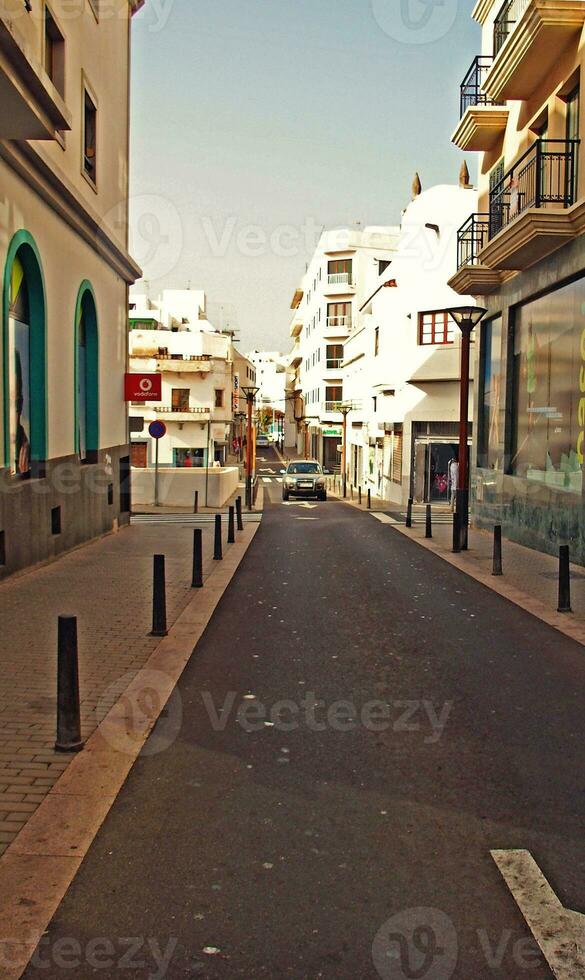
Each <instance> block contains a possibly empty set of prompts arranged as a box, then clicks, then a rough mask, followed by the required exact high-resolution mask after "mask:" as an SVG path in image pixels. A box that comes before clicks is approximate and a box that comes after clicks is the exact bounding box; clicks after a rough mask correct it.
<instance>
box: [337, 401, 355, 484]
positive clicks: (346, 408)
mask: <svg viewBox="0 0 585 980" xmlns="http://www.w3.org/2000/svg"><path fill="white" fill-rule="evenodd" d="M352 408H353V405H352V403H351V402H342V403H341V405H340V406H339V411H340V412H341V414H342V415H343V442H342V443H341V471H342V473H343V496H344V497H347V416H348V415H349V413H350V412H351V410H352Z"/></svg>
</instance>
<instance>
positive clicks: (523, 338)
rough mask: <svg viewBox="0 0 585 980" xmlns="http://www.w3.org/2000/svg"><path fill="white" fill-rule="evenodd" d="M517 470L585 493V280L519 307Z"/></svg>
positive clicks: (513, 455)
mask: <svg viewBox="0 0 585 980" xmlns="http://www.w3.org/2000/svg"><path fill="white" fill-rule="evenodd" d="M512 356H513V385H514V400H513V414H512V433H511V446H510V464H509V472H510V473H511V474H512V475H514V476H519V477H523V478H524V479H526V480H527V481H529V482H531V483H541V484H546V485H548V486H550V487H554V488H555V489H556V490H559V491H563V492H569V493H579V494H580V493H581V490H582V482H583V477H582V464H583V448H584V443H583V432H584V426H585V280H583V279H581V280H578V281H577V282H574V283H570V284H569V285H567V286H564V287H562V288H561V289H558V290H556V291H555V292H554V293H549V294H547V295H546V296H542V297H540V298H539V299H537V300H533V301H532V302H530V303H527V304H526V305H524V306H521V307H519V308H518V309H517V310H516V315H515V322H514V347H513V351H512Z"/></svg>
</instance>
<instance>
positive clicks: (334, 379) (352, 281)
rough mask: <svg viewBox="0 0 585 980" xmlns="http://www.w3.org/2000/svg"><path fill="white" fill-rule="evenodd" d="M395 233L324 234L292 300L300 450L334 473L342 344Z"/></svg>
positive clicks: (390, 249) (374, 230)
mask: <svg viewBox="0 0 585 980" xmlns="http://www.w3.org/2000/svg"><path fill="white" fill-rule="evenodd" d="M397 234H398V229H396V228H388V227H380V228H378V227H371V228H365V229H363V230H360V229H357V228H342V229H338V230H335V231H326V232H324V233H323V234H322V236H321V238H320V241H319V244H318V246H317V248H316V250H315V253H314V255H313V257H312V259H311V262H310V263H309V266H308V268H307V272H306V274H305V276H304V278H303V281H302V282H301V283H300V284H299V287H298V289H297V290H296V291H295V295H294V297H293V301H292V309H293V318H292V322H291V327H290V331H291V336H292V337H293V338H294V340H295V345H296V346H297V349H298V351H299V354H300V358H301V360H300V362H299V372H298V388H297V389H296V392H297V394H296V398H297V404H296V411H295V418H296V420H297V452H298V453H300V454H301V455H305V454H306V455H310V456H312V457H314V458H316V459H318V460H320V462H321V463H322V464H323V466H325V467H326V468H328V469H331V470H335V471H338V470H339V468H340V465H341V457H340V453H339V445H340V442H341V433H342V422H343V416H342V413H341V411H340V409H341V407H342V406H343V403H344V391H343V372H342V364H343V360H344V345H345V342H346V341H347V339H348V337H349V336H350V334H351V333H352V330H353V329H354V324H355V322H356V319H357V316H358V312H359V309H360V307H361V306H362V304H363V302H364V301H365V299H366V298H367V296H368V295H369V294H370V292H371V289H372V286H373V284H374V283H375V282H376V280H377V279H378V276H379V275H380V274H381V273H382V272H383V271H384V269H386V268H387V266H388V264H389V263H390V261H391V260H392V257H393V255H394V250H395V246H396V241H397ZM301 398H302V402H301ZM299 412H300V415H299V414H298V413H299Z"/></svg>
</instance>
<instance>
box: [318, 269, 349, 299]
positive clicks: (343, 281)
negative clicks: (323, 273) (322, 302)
mask: <svg viewBox="0 0 585 980" xmlns="http://www.w3.org/2000/svg"><path fill="white" fill-rule="evenodd" d="M354 289H355V286H354V283H353V276H352V274H351V272H332V273H330V274H329V275H328V276H327V285H326V286H325V289H324V293H325V295H326V296H337V295H339V294H343V293H352V292H353V291H354Z"/></svg>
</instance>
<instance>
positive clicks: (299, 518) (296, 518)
mask: <svg viewBox="0 0 585 980" xmlns="http://www.w3.org/2000/svg"><path fill="white" fill-rule="evenodd" d="M294 520H295V521H318V520H320V518H319V517H295V518H294Z"/></svg>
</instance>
